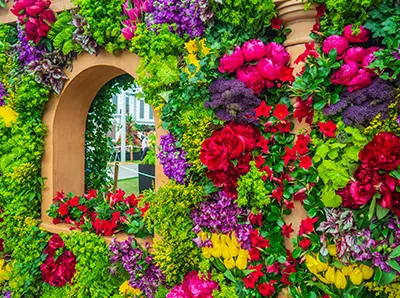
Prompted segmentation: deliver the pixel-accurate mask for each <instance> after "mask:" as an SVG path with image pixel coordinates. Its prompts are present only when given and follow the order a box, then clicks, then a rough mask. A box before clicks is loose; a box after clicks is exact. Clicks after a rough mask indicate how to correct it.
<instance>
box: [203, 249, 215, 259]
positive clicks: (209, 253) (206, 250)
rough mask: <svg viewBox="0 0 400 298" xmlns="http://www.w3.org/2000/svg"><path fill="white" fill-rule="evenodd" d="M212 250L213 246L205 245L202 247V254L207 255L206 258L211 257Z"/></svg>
mask: <svg viewBox="0 0 400 298" xmlns="http://www.w3.org/2000/svg"><path fill="white" fill-rule="evenodd" d="M212 250H213V248H212V247H203V248H202V249H201V252H202V254H203V257H205V258H206V259H209V258H211V256H212Z"/></svg>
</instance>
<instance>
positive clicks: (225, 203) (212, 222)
mask: <svg viewBox="0 0 400 298" xmlns="http://www.w3.org/2000/svg"><path fill="white" fill-rule="evenodd" d="M248 213H249V211H248V210H245V209H242V208H240V207H239V206H238V205H237V204H236V203H234V201H233V200H232V199H231V198H230V197H228V195H227V194H226V193H225V192H224V191H223V190H221V191H219V192H218V193H214V194H213V195H211V196H210V197H209V198H208V200H207V201H204V202H202V203H200V204H199V205H198V206H197V207H196V208H195V209H193V210H192V212H191V215H190V216H191V218H192V220H193V223H194V227H193V230H192V231H193V232H194V233H196V234H197V233H199V232H200V231H201V229H202V228H206V229H209V230H210V232H211V233H222V234H229V233H230V232H232V231H235V236H236V238H237V239H238V241H239V242H241V243H242V247H243V248H244V249H250V248H251V243H250V231H251V230H252V229H253V227H252V226H251V225H250V224H246V223H245V224H240V223H239V218H240V217H243V218H247V215H248ZM199 240H200V239H198V238H195V240H194V241H195V242H196V244H197V245H198V246H199V247H202V246H210V245H209V244H210V243H209V242H207V243H202V242H201V241H199Z"/></svg>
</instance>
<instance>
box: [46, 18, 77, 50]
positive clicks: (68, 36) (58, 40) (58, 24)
mask: <svg viewBox="0 0 400 298" xmlns="http://www.w3.org/2000/svg"><path fill="white" fill-rule="evenodd" d="M75 30H76V27H75V26H74V25H73V24H72V15H71V12H69V11H64V12H62V13H60V14H59V15H58V16H57V20H56V21H55V22H54V24H53V26H52V27H51V29H50V31H49V32H48V33H47V37H48V38H50V39H51V40H52V41H53V45H54V47H55V48H56V49H59V50H61V51H62V53H63V54H64V55H68V54H69V53H70V52H72V51H74V52H77V53H80V52H82V47H81V46H80V45H79V44H77V43H74V42H73V41H72V33H73V32H74V31H75Z"/></svg>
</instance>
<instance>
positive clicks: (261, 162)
mask: <svg viewBox="0 0 400 298" xmlns="http://www.w3.org/2000/svg"><path fill="white" fill-rule="evenodd" d="M264 163H265V158H264V157H262V155H261V154H259V155H257V157H256V167H257V168H258V169H259V170H260V171H261V170H262V167H263V165H264Z"/></svg>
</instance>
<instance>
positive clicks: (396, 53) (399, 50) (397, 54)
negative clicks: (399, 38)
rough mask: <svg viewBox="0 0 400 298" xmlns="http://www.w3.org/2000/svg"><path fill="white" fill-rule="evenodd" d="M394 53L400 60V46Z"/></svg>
mask: <svg viewBox="0 0 400 298" xmlns="http://www.w3.org/2000/svg"><path fill="white" fill-rule="evenodd" d="M392 54H393V56H394V57H395V58H396V59H397V60H400V46H399V48H398V49H397V52H393V53H392Z"/></svg>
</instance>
